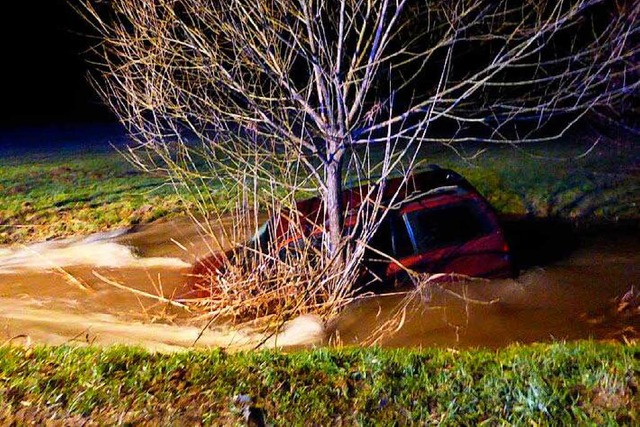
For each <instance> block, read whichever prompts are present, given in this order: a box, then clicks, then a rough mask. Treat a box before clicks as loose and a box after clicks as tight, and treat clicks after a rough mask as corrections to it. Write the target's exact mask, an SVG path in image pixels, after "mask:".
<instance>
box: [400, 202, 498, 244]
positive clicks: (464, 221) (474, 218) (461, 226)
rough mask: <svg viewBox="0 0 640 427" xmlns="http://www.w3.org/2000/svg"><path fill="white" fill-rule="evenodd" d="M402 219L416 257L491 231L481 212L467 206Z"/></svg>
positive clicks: (434, 210)
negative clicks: (417, 254)
mask: <svg viewBox="0 0 640 427" xmlns="http://www.w3.org/2000/svg"><path fill="white" fill-rule="evenodd" d="M404 218H405V222H406V224H407V228H408V229H409V233H410V234H411V237H412V241H413V244H414V250H415V251H416V252H417V253H424V252H427V251H429V250H432V249H436V248H439V247H444V246H450V245H455V244H462V243H465V242H467V241H469V240H472V239H474V238H477V237H480V236H484V235H486V234H489V233H491V231H492V230H493V228H492V225H491V222H490V221H489V220H488V219H487V218H486V216H485V215H484V214H483V213H482V211H480V210H479V209H478V207H477V206H476V205H475V204H474V203H470V202H468V203H460V204H456V205H450V206H444V207H441V208H432V209H419V210H416V211H413V212H408V213H406V214H405V215H404Z"/></svg>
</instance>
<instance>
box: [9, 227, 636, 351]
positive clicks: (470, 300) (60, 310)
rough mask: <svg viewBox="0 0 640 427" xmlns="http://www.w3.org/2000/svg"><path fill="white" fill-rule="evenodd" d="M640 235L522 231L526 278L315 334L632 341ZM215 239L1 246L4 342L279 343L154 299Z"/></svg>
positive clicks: (376, 301)
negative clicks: (566, 241)
mask: <svg viewBox="0 0 640 427" xmlns="http://www.w3.org/2000/svg"><path fill="white" fill-rule="evenodd" d="M534 234H537V235H540V233H538V232H537V231H534ZM550 234H551V235H553V238H554V239H556V241H557V240H558V239H562V238H563V236H561V235H557V233H555V232H554V231H551V233H550ZM638 237H639V236H638V233H637V228H634V229H633V231H631V232H629V231H628V230H627V231H620V230H617V231H607V230H603V231H600V232H590V233H585V234H583V235H580V236H578V237H577V238H575V241H572V243H571V245H566V248H565V250H562V251H558V250H557V249H558V248H557V246H558V244H557V242H556V243H554V244H552V245H551V246H549V245H546V246H545V245H538V246H536V245H532V244H528V242H527V241H526V239H524V240H522V241H521V242H520V244H519V245H516V246H519V250H520V251H521V252H522V253H527V255H526V256H523V258H522V259H521V260H520V261H521V264H522V265H523V266H524V267H525V268H524V269H523V271H522V272H521V274H520V275H519V276H518V278H516V279H508V280H494V281H478V282H472V283H465V284H460V283H458V284H450V285H446V286H444V285H439V286H431V287H429V288H428V289H425V290H423V291H422V292H417V293H414V294H413V297H412V300H411V301H410V302H408V303H407V300H406V299H405V298H403V297H402V296H400V295H391V296H378V297H374V298H369V299H367V300H364V301H361V302H359V303H358V304H355V305H354V306H353V307H351V308H349V309H347V310H346V311H345V313H344V314H343V315H342V316H341V317H340V318H339V319H337V320H336V321H335V322H334V323H333V324H332V325H329V326H328V327H327V328H326V329H324V330H320V329H316V330H314V331H313V334H312V335H313V339H316V340H318V342H323V343H326V342H328V341H329V342H337V343H341V344H345V345H351V344H359V343H366V342H369V341H371V339H372V338H371V336H372V332H374V331H375V330H376V329H377V328H379V327H381V326H384V325H386V326H387V327H388V328H391V329H397V331H396V332H395V333H394V334H392V335H389V336H385V337H384V338H383V339H381V340H380V341H379V343H380V344H382V345H385V346H434V345H435V346H446V347H468V346H488V347H500V346H504V345H508V344H510V343H514V342H521V343H528V342H535V341H553V340H574V339H582V338H597V339H618V340H620V339H633V338H636V337H637V335H638V332H640V309H639V308H638V303H640V296H638V293H640V239H639V238H638ZM547 243H548V242H547ZM210 245H211V242H210V241H209V240H207V239H206V238H203V237H201V236H200V233H199V232H198V230H197V229H196V228H195V227H194V226H193V225H192V223H191V222H190V221H188V220H186V219H185V220H176V221H172V222H165V223H157V224H153V225H149V226H144V227H140V228H138V229H136V230H132V231H129V232H114V233H107V234H100V235H94V236H90V237H88V238H83V239H68V240H62V241H53V242H45V243H40V244H36V245H32V246H28V247H11V248H9V247H0V334H2V335H0V344H2V342H16V343H25V342H26V343H48V344H62V343H79V344H83V343H95V344H100V345H109V344H116V343H127V344H136V345H142V346H145V347H148V348H151V349H156V350H161V351H171V350H175V349H181V348H185V347H190V346H192V345H193V344H194V342H196V341H197V344H196V346H200V347H209V346H224V347H235V348H250V347H253V346H254V345H255V343H256V342H261V341H263V340H266V341H267V343H266V344H267V345H274V344H275V343H276V341H275V340H274V338H273V337H271V338H269V337H263V336H260V335H259V334H252V333H250V332H242V331H234V332H231V331H229V330H226V331H225V330H206V331H205V332H204V333H203V334H202V336H200V335H201V333H202V329H201V326H200V325H196V324H193V323H191V322H190V318H191V315H190V314H189V313H188V312H187V311H185V309H183V308H181V307H177V306H173V305H171V304H168V303H166V302H161V301H158V300H157V299H154V296H158V295H163V296H166V297H171V296H172V295H176V294H177V293H179V292H180V290H181V288H180V286H181V284H182V283H183V282H184V280H185V274H187V273H188V272H189V271H190V265H191V264H192V263H193V262H194V260H195V258H196V257H197V256H198V255H200V254H204V253H206V252H207V251H208V247H209V246H210ZM551 255H553V256H551ZM536 257H537V258H536ZM534 258H535V259H534ZM540 260H543V261H540ZM122 285H124V286H127V287H129V288H133V289H135V290H136V291H137V292H132V291H131V290H126V289H123V288H122V287H121V286H122ZM402 307H406V308H405V309H404V310H402V309H401V308H402ZM389 319H391V321H389V322H388V323H385V322H386V321H388V320H389ZM318 328H319V327H318ZM302 329H304V332H303V333H301V334H300V335H297V334H298V332H297V331H296V328H290V330H289V331H288V332H285V334H284V336H281V337H280V338H279V339H278V341H277V343H278V344H279V345H289V344H291V345H294V344H301V343H304V342H305V340H308V339H309V334H308V328H307V329H305V328H304V327H303V328H302ZM287 333H289V335H287Z"/></svg>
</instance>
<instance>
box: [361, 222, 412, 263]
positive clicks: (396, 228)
mask: <svg viewBox="0 0 640 427" xmlns="http://www.w3.org/2000/svg"><path fill="white" fill-rule="evenodd" d="M369 246H371V247H372V248H375V249H376V250H377V251H380V252H382V253H384V254H387V255H389V256H391V257H393V258H396V259H400V258H403V257H406V256H409V255H411V254H412V253H413V248H412V246H411V240H409V234H408V233H407V227H406V225H405V223H404V221H403V220H402V218H401V217H400V216H399V215H398V213H397V212H396V211H391V212H389V213H388V214H387V217H386V218H385V219H384V221H382V223H381V224H380V226H379V227H378V229H377V230H376V233H375V234H374V235H373V237H372V238H371V240H370V241H369ZM377 258H380V256H379V255H378V256H377Z"/></svg>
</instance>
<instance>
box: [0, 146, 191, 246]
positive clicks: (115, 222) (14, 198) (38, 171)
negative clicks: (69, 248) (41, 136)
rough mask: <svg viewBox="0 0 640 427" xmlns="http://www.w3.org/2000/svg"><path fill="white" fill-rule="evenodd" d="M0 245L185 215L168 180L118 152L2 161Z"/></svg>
mask: <svg viewBox="0 0 640 427" xmlns="http://www.w3.org/2000/svg"><path fill="white" fill-rule="evenodd" d="M0 206H1V207H2V208H1V209H0V243H18V242H20V243H24V242H29V241H37V240H45V239H50V238H53V237H61V236H69V235H74V234H88V233H92V232H97V231H104V230H108V229H114V228H121V227H128V226H131V225H134V224H138V223H148V222H151V221H154V220H156V219H158V218H166V217H170V216H172V215H175V214H177V213H179V212H181V211H182V203H181V200H180V198H179V197H177V195H176V193H175V191H174V189H173V188H172V187H171V186H169V185H166V184H165V182H164V180H163V178H160V177H157V176H151V175H146V174H143V173H141V172H138V171H136V170H134V169H133V167H132V166H131V165H129V164H128V163H127V162H126V161H125V160H124V158H123V157H122V156H121V155H120V154H119V153H117V152H115V151H114V152H98V153H86V154H85V153H72V154H71V153H66V154H62V155H55V154H49V155H46V156H37V155H31V156H29V157H27V158H11V159H6V158H5V159H2V160H1V161H0Z"/></svg>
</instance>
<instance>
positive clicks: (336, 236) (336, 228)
mask: <svg viewBox="0 0 640 427" xmlns="http://www.w3.org/2000/svg"><path fill="white" fill-rule="evenodd" d="M325 180H326V181H325V184H326V193H325V195H324V202H325V214H326V220H327V224H328V226H329V230H328V231H329V236H328V237H329V255H330V256H331V258H334V257H335V258H336V265H337V266H339V267H342V264H343V261H344V251H342V250H340V248H341V246H342V231H343V230H342V226H343V220H344V212H343V206H342V160H335V159H334V160H333V161H331V162H329V163H328V164H327V165H326V166H325Z"/></svg>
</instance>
